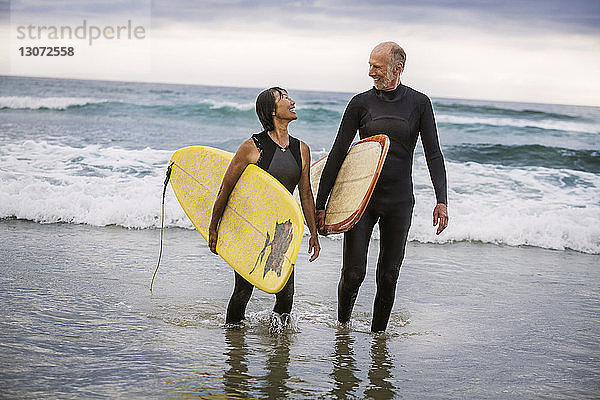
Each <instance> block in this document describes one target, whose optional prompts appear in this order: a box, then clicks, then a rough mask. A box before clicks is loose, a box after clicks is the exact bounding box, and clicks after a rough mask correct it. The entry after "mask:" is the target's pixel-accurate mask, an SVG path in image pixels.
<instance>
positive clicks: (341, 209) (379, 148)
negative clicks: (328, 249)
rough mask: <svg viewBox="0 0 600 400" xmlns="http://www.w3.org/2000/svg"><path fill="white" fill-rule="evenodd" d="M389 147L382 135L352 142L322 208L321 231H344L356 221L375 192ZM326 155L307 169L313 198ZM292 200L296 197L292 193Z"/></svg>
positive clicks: (386, 138) (386, 139) (384, 136)
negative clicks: (324, 207)
mask: <svg viewBox="0 0 600 400" xmlns="http://www.w3.org/2000/svg"><path fill="white" fill-rule="evenodd" d="M389 147H390V139H389V138H388V137H387V136H386V135H374V136H370V137H368V138H365V139H363V140H360V141H358V142H356V143H355V144H354V145H353V146H352V147H351V148H350V150H349V151H348V154H347V155H346V158H345V159H344V162H343V163H342V166H341V167H340V171H339V172H338V175H337V178H336V180H335V183H334V185H333V188H332V189H331V194H330V196H329V201H328V202H327V207H326V209H325V230H326V231H327V232H328V233H342V232H346V231H347V230H349V229H350V228H352V227H353V226H354V224H356V223H357V222H358V220H360V217H361V216H362V215H363V213H364V211H365V209H366V208H367V205H368V204H369V200H370V199H371V194H372V193H373V190H374V189H375V185H376V184H377V180H378V179H379V174H380V172H381V168H383V163H384V161H385V158H386V156H387V152H388V149H389ZM326 162H327V156H325V157H323V158H321V159H320V160H317V161H316V162H315V163H313V164H312V165H311V167H310V181H311V188H312V191H313V194H314V195H315V196H316V195H317V191H318V189H319V182H320V181H321V173H322V172H323V168H324V167H325V163H326ZM295 196H296V200H297V201H300V197H299V196H298V194H297V193H295Z"/></svg>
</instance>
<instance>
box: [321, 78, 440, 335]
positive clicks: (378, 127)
mask: <svg viewBox="0 0 600 400" xmlns="http://www.w3.org/2000/svg"><path fill="white" fill-rule="evenodd" d="M357 130H358V132H359V135H360V138H361V139H364V138H366V137H369V136H373V135H375V134H380V133H383V134H386V135H388V136H389V138H390V148H389V151H388V155H387V158H386V160H385V163H384V165H383V169H382V172H381V175H380V177H379V180H378V182H377V185H376V187H375V190H374V192H373V195H372V197H371V201H370V202H369V205H368V206H367V209H366V210H365V213H364V214H363V216H362V218H361V219H360V221H359V222H358V223H357V224H356V225H355V226H354V227H353V228H352V229H351V230H349V231H348V232H346V233H345V234H344V257H343V266H342V274H341V278H340V283H339V286H338V320H339V321H340V322H341V323H347V322H348V321H349V320H350V316H351V313H352V308H353V307H354V302H355V300H356V295H357V294H358V289H359V287H360V285H361V283H362V281H363V279H364V277H365V273H366V266H367V249H368V247H369V240H370V237H371V233H372V231H373V227H374V225H375V223H377V222H379V231H380V235H381V237H380V248H379V259H378V262H377V278H376V280H377V294H376V296H375V304H374V308H373V322H372V325H371V330H372V331H374V332H377V331H382V330H385V329H386V327H387V323H388V320H389V317H390V312H391V310H392V306H393V304H394V298H395V293H396V281H397V280H398V274H399V273H400V266H401V264H402V260H403V258H404V249H405V245H406V239H407V236H408V230H409V228H410V223H411V217H412V210H413V205H414V202H415V200H414V196H413V188H412V163H413V153H414V149H415V146H416V143H417V139H418V136H419V133H420V134H421V141H422V143H423V149H424V150H425V157H426V159H427V165H428V167H429V172H430V175H431V180H432V182H433V186H434V189H435V194H436V198H437V202H438V203H444V204H446V203H447V201H446V169H445V167H444V158H443V156H442V152H441V150H440V146H439V142H438V135H437V129H436V126H435V119H434V116H433V109H432V106H431V101H430V100H429V98H428V97H427V96H426V95H424V94H422V93H419V92H417V91H416V90H414V89H411V88H409V87H407V86H404V85H402V84H400V85H399V86H398V87H397V88H396V89H394V90H392V91H388V92H385V91H381V90H377V89H375V88H373V89H371V90H369V91H367V92H364V93H360V94H358V95H356V96H354V97H353V98H352V99H351V100H350V102H349V103H348V106H347V107H346V111H345V112H344V116H343V118H342V122H341V124H340V129H339V131H338V134H337V137H336V139H335V142H334V144H333V147H332V149H331V152H330V153H329V157H328V159H327V163H326V165H325V169H324V170H323V175H322V177H321V182H320V184H319V191H318V194H317V201H316V208H317V210H324V209H325V205H326V202H327V199H328V197H329V194H330V192H331V188H332V187H333V184H334V182H335V179H336V177H337V173H338V171H339V169H340V166H341V164H342V162H343V160H344V158H345V156H346V153H347V151H348V148H349V147H350V144H351V143H352V141H353V139H354V137H355V136H356V131H357Z"/></svg>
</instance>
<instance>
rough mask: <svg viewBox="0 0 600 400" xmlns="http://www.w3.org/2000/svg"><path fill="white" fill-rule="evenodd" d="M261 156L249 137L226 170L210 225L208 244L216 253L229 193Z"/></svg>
mask: <svg viewBox="0 0 600 400" xmlns="http://www.w3.org/2000/svg"><path fill="white" fill-rule="evenodd" d="M259 156H260V152H259V151H258V149H257V148H256V145H255V144H254V142H253V141H252V139H248V140H246V141H245V142H244V143H242V144H241V145H240V147H239V148H238V150H237V152H236V153H235V155H234V156H233V159H232V160H231V163H230V164H229V167H228V168H227V171H226V172H225V176H224V177H223V183H221V188H220V189H219V194H218V195H217V199H216V200H215V205H214V206H213V211H212V218H211V220H210V225H209V227H208V246H209V247H210V251H212V252H213V253H215V254H217V239H218V227H219V222H220V221H221V217H222V216H223V212H225V206H227V201H228V200H229V195H230V194H231V192H232V191H233V187H234V186H235V184H236V183H237V181H238V179H239V178H240V176H241V175H242V173H243V172H244V169H246V167H247V166H248V164H253V163H256V162H257V161H258V157H259Z"/></svg>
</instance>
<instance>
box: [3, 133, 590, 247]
mask: <svg viewBox="0 0 600 400" xmlns="http://www.w3.org/2000/svg"><path fill="white" fill-rule="evenodd" d="M170 156H171V152H170V151H167V150H154V149H150V148H146V149H143V150H126V149H123V148H119V147H103V146H100V145H90V146H87V147H83V148H75V147H69V146H65V145H57V144H50V143H48V142H37V141H24V142H22V143H8V144H3V145H0V184H1V185H2V187H3V190H2V191H1V192H0V218H18V219H26V220H32V221H36V222H42V223H54V222H68V223H77V224H88V225H93V226H106V225H118V226H123V227H127V228H157V227H160V201H161V194H162V189H163V181H164V174H165V169H166V166H167V164H168V160H169V158H170ZM447 174H448V180H449V185H448V186H449V193H448V201H449V212H450V225H449V227H448V228H447V229H446V231H445V232H444V233H443V234H442V235H440V236H436V235H435V234H434V232H435V229H434V227H433V226H432V217H431V213H432V210H433V207H434V205H435V204H434V202H435V197H434V194H433V189H432V186H431V182H430V180H429V175H428V170H427V167H426V164H425V159H424V157H423V156H417V157H416V158H415V165H414V170H413V176H414V192H415V198H416V204H415V209H414V214H413V222H412V227H411V231H410V236H409V240H413V241H418V242H424V243H446V242H460V241H480V242H485V243H496V244H506V245H511V246H519V245H531V246H538V247H543V248H549V249H573V250H577V251H581V252H585V253H595V254H597V253H600V226H599V225H598V221H600V177H598V176H597V175H595V174H591V173H586V172H582V171H574V170H568V169H561V170H555V169H552V170H550V169H547V168H542V167H521V168H510V167H504V166H496V165H490V164H477V163H472V162H468V163H454V162H447ZM165 216H166V220H165V225H166V226H168V227H182V228H189V229H192V228H193V226H192V224H191V223H190V222H189V220H188V219H187V217H186V216H185V214H184V212H183V211H182V209H181V207H179V204H178V203H177V200H176V199H175V196H174V195H173V192H172V191H171V190H170V188H169V189H168V190H167V196H166V206H165ZM377 237H378V233H377V231H376V232H375V238H377ZM332 238H334V239H337V238H341V236H339V235H338V236H333V237H332Z"/></svg>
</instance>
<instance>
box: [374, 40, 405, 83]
mask: <svg viewBox="0 0 600 400" xmlns="http://www.w3.org/2000/svg"><path fill="white" fill-rule="evenodd" d="M398 74H399V71H398V72H395V71H394V68H393V67H392V65H390V55H389V52H387V51H385V50H382V49H377V48H376V49H374V50H373V51H372V52H371V57H370V58H369V76H370V77H371V78H373V83H374V85H375V87H376V88H377V89H379V90H392V89H394V88H395V87H396V79H397V78H398Z"/></svg>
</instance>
